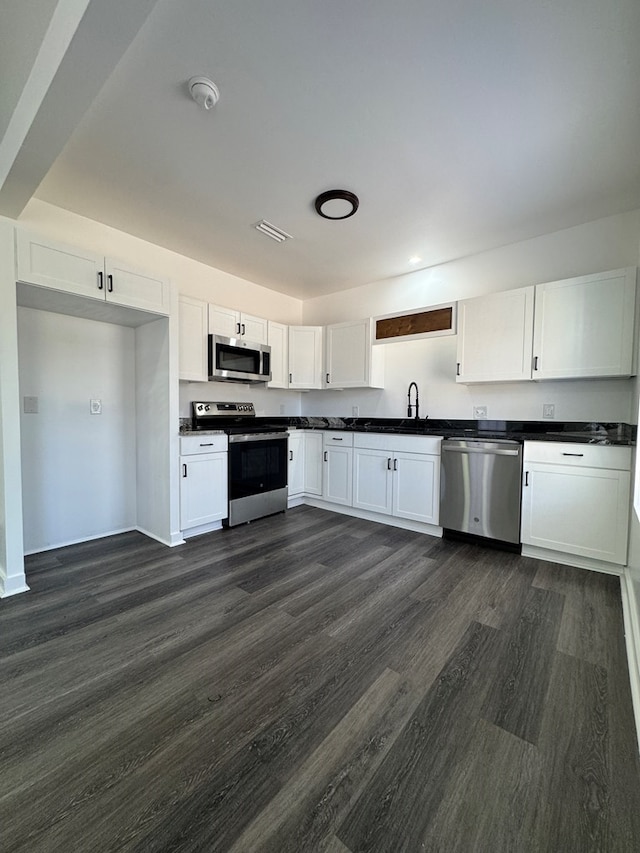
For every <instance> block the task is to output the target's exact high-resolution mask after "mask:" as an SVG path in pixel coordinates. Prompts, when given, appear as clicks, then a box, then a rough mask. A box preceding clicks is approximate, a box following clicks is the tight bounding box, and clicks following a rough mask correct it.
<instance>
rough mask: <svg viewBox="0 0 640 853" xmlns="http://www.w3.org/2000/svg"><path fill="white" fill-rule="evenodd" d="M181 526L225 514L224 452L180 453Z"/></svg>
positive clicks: (200, 522) (220, 518) (210, 519)
mask: <svg viewBox="0 0 640 853" xmlns="http://www.w3.org/2000/svg"><path fill="white" fill-rule="evenodd" d="M180 463H181V464H180V528H181V530H188V529H189V528H190V527H197V526H199V525H201V524H209V523H210V522H212V521H220V520H222V519H223V518H226V517H227V454H226V453H204V454H201V455H199V456H181V457H180Z"/></svg>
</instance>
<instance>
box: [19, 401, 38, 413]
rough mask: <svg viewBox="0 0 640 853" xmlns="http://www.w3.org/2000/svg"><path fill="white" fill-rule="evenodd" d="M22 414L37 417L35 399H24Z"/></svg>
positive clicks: (36, 402)
mask: <svg viewBox="0 0 640 853" xmlns="http://www.w3.org/2000/svg"><path fill="white" fill-rule="evenodd" d="M23 407H24V413H25V415H37V414H38V398H37V397H25V398H24V401H23Z"/></svg>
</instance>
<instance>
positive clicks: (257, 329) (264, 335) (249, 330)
mask: <svg viewBox="0 0 640 853" xmlns="http://www.w3.org/2000/svg"><path fill="white" fill-rule="evenodd" d="M240 334H241V335H242V337H243V338H244V339H245V340H247V341H250V342H251V343H253V344H267V343H268V341H269V324H268V322H267V320H263V319H262V317H252V316H251V314H241V315H240Z"/></svg>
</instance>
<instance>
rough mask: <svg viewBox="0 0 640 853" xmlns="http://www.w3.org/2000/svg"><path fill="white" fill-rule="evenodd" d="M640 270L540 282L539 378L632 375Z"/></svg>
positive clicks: (536, 353)
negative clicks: (637, 275)
mask: <svg viewBox="0 0 640 853" xmlns="http://www.w3.org/2000/svg"><path fill="white" fill-rule="evenodd" d="M635 293H636V268H635V267H630V268H629V269H623V270H613V271H612V272H607V273H599V274H598V275H587V276H581V277H579V278H571V279H567V280H565V281H555V282H549V283H547V284H539V285H537V286H536V313H535V325H534V342H533V355H534V361H533V366H534V370H533V378H534V379H564V378H580V377H590V376H629V375H630V374H631V373H632V368H633V323H634V313H635Z"/></svg>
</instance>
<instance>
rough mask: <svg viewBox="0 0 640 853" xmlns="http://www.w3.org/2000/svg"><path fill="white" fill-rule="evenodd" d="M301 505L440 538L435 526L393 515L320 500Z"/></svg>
mask: <svg viewBox="0 0 640 853" xmlns="http://www.w3.org/2000/svg"><path fill="white" fill-rule="evenodd" d="M303 503H305V504H306V505H307V506H314V507H316V508H317V509H327V510H329V512H339V513H340V514H341V515H350V516H352V517H353V518H362V519H364V520H365V521H375V522H377V523H378V524H386V525H388V526H389V527H400V528H401V529H402V530H413V531H414V532H415V533H426V534H427V536H437V537H439V538H442V528H441V527H438V526H437V525H436V524H425V522H423V521H412V520H411V519H409V518H397V517H396V516H395V515H384V514H382V513H379V512H370V511H369V510H366V509H358V507H354V506H344V505H343V504H334V503H331V501H323V500H322V498H314V497H309V496H308V495H307V496H306V497H305V498H304V501H303Z"/></svg>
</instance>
